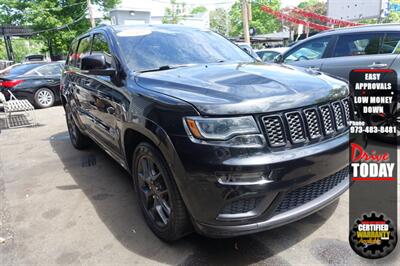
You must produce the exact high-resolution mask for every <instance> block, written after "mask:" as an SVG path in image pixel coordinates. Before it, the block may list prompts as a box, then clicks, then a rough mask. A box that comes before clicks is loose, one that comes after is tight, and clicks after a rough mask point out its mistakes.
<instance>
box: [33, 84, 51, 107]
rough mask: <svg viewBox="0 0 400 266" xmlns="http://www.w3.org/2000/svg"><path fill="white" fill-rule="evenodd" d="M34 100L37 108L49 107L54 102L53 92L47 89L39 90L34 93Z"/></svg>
mask: <svg viewBox="0 0 400 266" xmlns="http://www.w3.org/2000/svg"><path fill="white" fill-rule="evenodd" d="M34 100H35V105H36V107H38V108H48V107H51V106H53V105H54V101H55V97H54V92H53V91H52V90H50V89H48V88H40V89H38V90H37V91H36V93H35V96H34Z"/></svg>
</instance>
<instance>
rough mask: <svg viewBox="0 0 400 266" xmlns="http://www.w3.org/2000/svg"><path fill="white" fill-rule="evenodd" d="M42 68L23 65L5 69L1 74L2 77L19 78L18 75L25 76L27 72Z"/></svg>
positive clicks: (35, 65)
mask: <svg viewBox="0 0 400 266" xmlns="http://www.w3.org/2000/svg"><path fill="white" fill-rule="evenodd" d="M38 66H42V64H21V65H14V66H11V67H9V68H7V69H4V71H2V72H1V73H0V74H1V75H12V76H18V75H23V74H25V73H26V72H28V71H30V70H32V69H34V68H36V67H38Z"/></svg>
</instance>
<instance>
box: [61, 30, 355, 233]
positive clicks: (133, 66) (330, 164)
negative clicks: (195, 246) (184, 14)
mask: <svg viewBox="0 0 400 266" xmlns="http://www.w3.org/2000/svg"><path fill="white" fill-rule="evenodd" d="M61 90H62V101H63V105H64V108H65V112H66V118H67V125H68V130H69V134H70V139H71V142H72V144H73V146H75V147H76V148H77V149H83V148H85V147H87V145H88V144H89V143H90V141H89V140H93V141H94V142H95V143H97V144H98V145H99V146H101V147H102V148H103V149H104V150H105V151H106V152H107V153H108V154H110V156H111V157H113V158H114V159H115V160H116V161H117V162H119V163H120V164H121V165H122V166H123V167H124V168H125V169H126V170H127V171H129V173H131V175H132V177H133V181H134V186H135V189H136V191H137V197H138V202H139V205H140V207H141V210H142V211H143V215H144V218H145V220H146V222H147V224H148V225H149V227H150V228H151V229H152V231H153V232H154V233H155V234H156V235H157V236H158V237H160V238H161V239H164V240H169V241H171V240H175V239H178V238H180V237H182V236H184V235H185V234H187V233H189V232H191V230H193V228H194V229H195V230H196V231H198V232H200V233H203V234H205V235H208V236H212V237H229V236H235V235H242V234H248V233H253V232H257V231H262V230H266V229H269V228H273V227H276V226H280V225H283V224H286V223H289V222H292V221H295V220H297V219H300V218H302V217H305V216H306V215H309V214H311V213H313V212H315V211H317V210H319V209H321V208H322V207H324V206H326V205H328V204H329V203H331V202H332V201H334V200H335V199H336V198H337V197H338V196H339V195H340V194H342V193H343V192H344V191H345V190H346V189H347V187H348V167H347V164H348V122H349V119H350V116H351V113H352V112H351V111H350V109H351V108H350V107H349V98H348V94H349V91H348V86H347V84H346V83H344V82H342V81H340V80H337V79H335V78H332V77H330V76H327V75H325V74H322V73H319V72H315V71H311V70H306V69H300V68H299V69H297V68H295V67H291V66H285V65H283V66H280V65H277V64H264V63H261V62H258V61H257V60H255V59H254V58H252V57H251V56H249V55H248V54H246V53H245V52H243V51H242V50H241V49H240V48H239V47H237V46H236V45H235V44H233V43H231V42H230V41H228V40H227V39H225V38H223V37H222V36H220V35H218V34H216V33H213V32H211V31H208V30H200V29H193V28H189V27H184V26H173V25H159V26H151V25H147V26H102V27H98V28H95V29H92V30H91V31H90V32H88V33H87V34H84V35H82V36H80V37H78V38H77V39H76V40H74V41H73V43H72V45H71V49H70V53H69V58H68V60H67V65H66V70H65V72H64V74H63V77H62V82H61ZM119 219H120V218H119Z"/></svg>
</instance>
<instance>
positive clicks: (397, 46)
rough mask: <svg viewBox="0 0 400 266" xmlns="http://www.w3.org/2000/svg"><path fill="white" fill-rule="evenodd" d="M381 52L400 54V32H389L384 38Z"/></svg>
mask: <svg viewBox="0 0 400 266" xmlns="http://www.w3.org/2000/svg"><path fill="white" fill-rule="evenodd" d="M380 53H381V54H392V53H393V54H400V33H387V34H386V36H385V39H383V43H382V47H381V51H380Z"/></svg>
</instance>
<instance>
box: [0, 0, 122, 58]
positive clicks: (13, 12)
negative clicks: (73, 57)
mask: <svg viewBox="0 0 400 266" xmlns="http://www.w3.org/2000/svg"><path fill="white" fill-rule="evenodd" d="M119 1H120V0H92V4H96V5H98V6H99V7H100V9H101V10H103V11H107V10H109V9H111V8H113V7H114V6H115V5H116V4H117V3H119ZM86 10H87V4H86V1H85V0H29V1H28V0H0V25H1V24H3V25H18V26H26V27H29V28H32V29H33V30H34V31H43V30H47V29H54V28H57V27H62V26H64V25H66V24H68V27H67V28H64V29H60V30H50V31H43V32H39V33H38V34H37V35H35V36H34V38H36V39H37V40H41V41H43V42H46V44H47V47H45V48H44V49H43V51H42V52H46V51H49V52H50V55H62V54H64V55H65V54H66V53H67V51H68V47H69V44H70V42H71V41H72V39H73V38H75V37H76V36H77V35H80V34H82V33H84V32H85V31H87V30H88V29H89V22H88V20H87V19H86V17H85V14H86Z"/></svg>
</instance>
